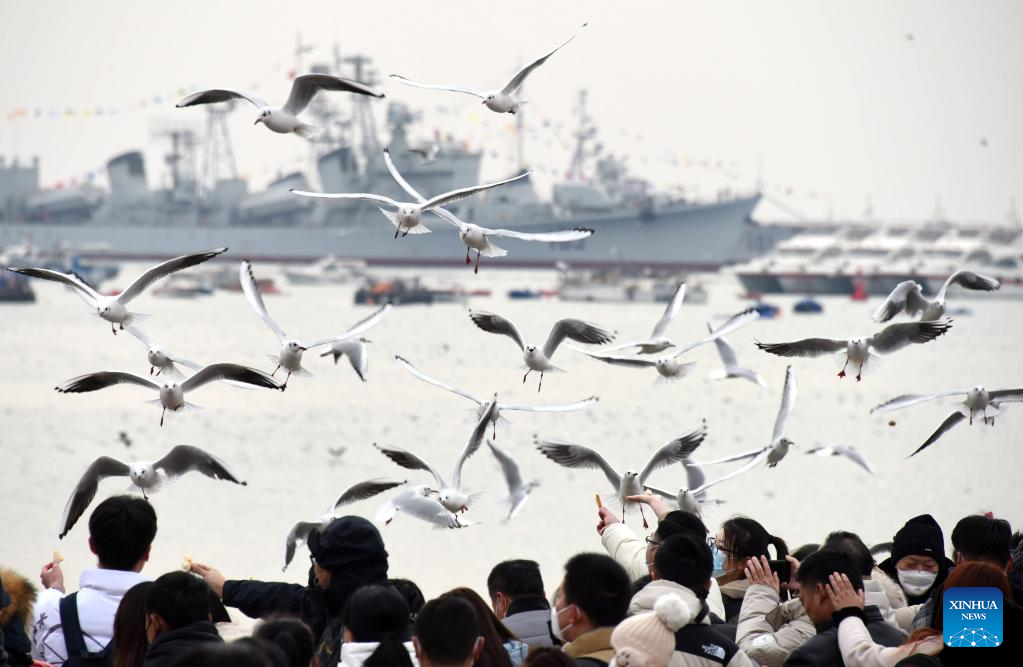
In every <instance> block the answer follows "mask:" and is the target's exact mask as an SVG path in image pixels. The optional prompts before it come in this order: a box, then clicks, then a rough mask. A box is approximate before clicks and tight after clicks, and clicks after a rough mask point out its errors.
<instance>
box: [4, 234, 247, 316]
mask: <svg viewBox="0 0 1023 667" xmlns="http://www.w3.org/2000/svg"><path fill="white" fill-rule="evenodd" d="M226 251H227V248H216V249H215V250H204V251H202V252H195V253H192V254H191V255H183V256H181V257H175V258H174V259H168V260H167V261H166V262H163V263H162V264H157V265H156V266H154V267H153V268H151V269H149V270H147V271H146V272H144V273H143V274H142V275H140V276H139V277H138V278H136V279H135V280H133V281H132V283H131V284H130V285H128V287H127V288H125V289H124V291H122V292H121V293H120V294H118V295H117V296H103V295H102V294H100V293H99V292H97V291H96V290H95V289H93V288H92V287H91V286H90V285H89V284H88V283H86V282H85V281H84V280H82V278H81V277H79V276H78V275H77V274H74V273H61V272H60V271H53V270H51V269H19V268H10V267H9V268H8V269H7V270H8V271H14V272H15V273H20V274H22V275H25V276H29V277H32V278H42V279H43V280H52V281H54V282H58V283H64V284H65V285H68V286H69V287H71V288H72V289H73V290H74V291H75V294H77V295H78V296H80V297H81V298H82V300H83V301H85V303H86V304H88V305H89V307H90V308H93V309H95V311H96V314H97V315H99V316H100V317H101V318H103V319H104V320H106V321H107V322H110V330H111V331H112V332H114V334H117V329H116V328H115V327H114V325H115V324H116V325H118V326H119V327H120V328H121V329H122V330H123V329H124V328H125V327H127V326H131V325H132V324H137V323H139V322H142V321H144V320H147V319H149V315H143V314H142V313H132V312H129V311H128V303H129V302H130V301H131V300H132V299H134V298H135V297H137V296H138V295H140V294H142V292H144V291H145V290H146V288H147V287H149V286H150V285H152V284H153V283H155V282H156V281H157V280H159V279H160V278H165V277H167V276H169V275H170V274H172V273H174V272H175V271H180V270H182V269H187V268H189V267H192V266H195V265H196V264H202V263H203V262H205V261H206V260H208V259H213V258H214V257H216V256H217V255H219V254H221V253H223V252H226Z"/></svg>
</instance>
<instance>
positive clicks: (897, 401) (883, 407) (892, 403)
mask: <svg viewBox="0 0 1023 667" xmlns="http://www.w3.org/2000/svg"><path fill="white" fill-rule="evenodd" d="M968 393H969V391H968V390H966V389H963V390H960V391H943V392H941V393H938V394H903V395H901V396H896V397H895V398H893V399H890V400H887V401H885V402H884V403H881V404H880V405H877V406H874V407H873V408H871V409H870V413H871V414H874V413H875V412H892V411H894V410H901V409H902V408H908V407H909V406H911V405H916V404H917V403H924V402H926V401H934V400H937V399H939V398H945V397H946V396H960V395H966V394H968Z"/></svg>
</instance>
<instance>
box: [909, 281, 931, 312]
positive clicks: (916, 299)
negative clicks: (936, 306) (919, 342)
mask: <svg viewBox="0 0 1023 667" xmlns="http://www.w3.org/2000/svg"><path fill="white" fill-rule="evenodd" d="M930 305H931V302H930V301H928V300H927V297H925V296H924V294H923V292H921V291H920V286H919V285H916V289H911V290H910V291H909V293H908V294H906V314H907V315H909V316H910V317H916V316H917V315H919V314H920V313H922V312H924V311H925V310H927V308H928V307H930Z"/></svg>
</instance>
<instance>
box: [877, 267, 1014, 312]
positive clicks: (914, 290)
mask: <svg viewBox="0 0 1023 667" xmlns="http://www.w3.org/2000/svg"><path fill="white" fill-rule="evenodd" d="M952 285H959V286H961V287H965V288H966V289H969V290H978V291H983V292H993V291H995V290H997V289H999V288H1000V287H1001V286H1002V284H1001V282H999V280H998V279H997V278H989V277H987V276H982V275H981V274H979V273H974V272H973V271H956V272H955V273H953V274H952V275H951V276H949V277H948V279H947V280H946V281H945V283H944V284H943V285H942V286H941V289H940V290H938V293H937V294H936V295H935V296H934V298H933V299H928V298H927V297H925V296H924V294H923V289H922V288H921V287H920V285H918V284H917V283H915V282H913V281H912V280H904V281H903V282H901V283H899V284H898V285H896V286H895V289H893V290H892V292H891V294H889V295H888V297H887V298H886V299H885V300H884V303H882V304H881V305H880V306H879V307H878V309H877V310H876V311H874V316H873V317H874V321H875V322H887V321H888V320H890V319H892V318H893V317H895V316H896V315H898V314H899V313H900V312H905V313H906V314H907V315H909V316H910V317H916V316H917V315H919V316H920V320H919V321H921V322H932V321H934V320H940V319H941V317H942V316H943V315H944V314H945V293H946V292H947V291H948V288H949V287H951V286H952Z"/></svg>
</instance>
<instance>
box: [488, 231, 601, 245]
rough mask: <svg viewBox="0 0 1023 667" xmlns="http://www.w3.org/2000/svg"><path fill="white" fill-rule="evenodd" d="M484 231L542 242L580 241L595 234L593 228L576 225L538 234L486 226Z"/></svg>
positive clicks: (506, 236) (495, 234)
mask: <svg viewBox="0 0 1023 667" xmlns="http://www.w3.org/2000/svg"><path fill="white" fill-rule="evenodd" d="M483 233H484V234H486V235H487V236H497V237H500V238H506V239H518V240H519V241H540V242H542V243H567V242H568V241H578V240H580V239H585V238H587V237H590V236H593V230H592V229H587V228H585V227H574V228H572V229H563V230H561V231H557V232H542V233H538V234H528V233H526V232H518V231H515V230H514V229H487V228H485V227H484V228H483Z"/></svg>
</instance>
